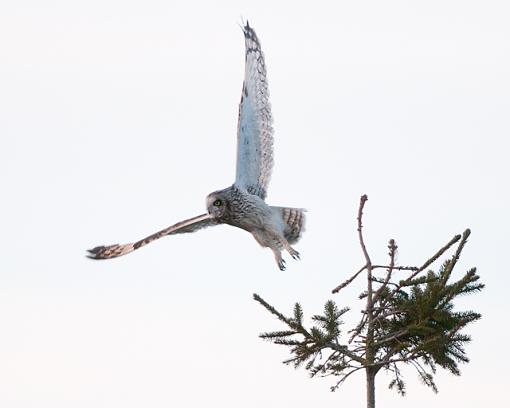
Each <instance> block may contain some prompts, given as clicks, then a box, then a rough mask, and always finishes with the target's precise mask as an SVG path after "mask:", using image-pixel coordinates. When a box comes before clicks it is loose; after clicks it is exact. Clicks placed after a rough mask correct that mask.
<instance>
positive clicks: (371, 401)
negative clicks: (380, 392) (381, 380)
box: [365, 367, 375, 408]
mask: <svg viewBox="0 0 510 408" xmlns="http://www.w3.org/2000/svg"><path fill="white" fill-rule="evenodd" d="M365 371H366V374H367V408H375V370H374V368H373V367H367V368H366V369H365Z"/></svg>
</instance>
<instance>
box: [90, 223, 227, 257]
mask: <svg viewBox="0 0 510 408" xmlns="http://www.w3.org/2000/svg"><path fill="white" fill-rule="evenodd" d="M216 224H217V222H216V221H215V220H214V219H212V218H211V216H210V215H209V214H202V215H199V216H197V217H194V218H190V219H189V220H184V221H181V222H178V223H177V224H174V225H172V226H170V227H168V228H165V229H163V230H161V231H158V232H156V233H155V234H152V235H149V236H148V237H146V238H144V239H141V240H140V241H137V242H132V243H129V244H123V245H120V244H115V245H108V246H97V247H95V248H92V249H89V250H88V254H87V257H89V258H91V259H109V258H116V257H118V256H121V255H126V254H129V253H130V252H133V251H134V250H135V249H138V248H141V247H143V246H145V245H147V244H149V243H151V242H152V241H155V240H157V239H159V238H161V237H164V236H166V235H173V234H183V233H186V232H195V231H198V230H199V229H202V228H205V227H210V226H212V225H216Z"/></svg>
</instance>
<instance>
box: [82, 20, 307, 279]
mask: <svg viewBox="0 0 510 408" xmlns="http://www.w3.org/2000/svg"><path fill="white" fill-rule="evenodd" d="M243 33H244V39H245V45H246V51H245V64H246V67H245V76H244V83H243V89H242V93H241V102H240V104H239V118H238V125H237V165H236V179H235V182H234V184H233V185H231V186H230V187H227V188H225V189H223V190H218V191H214V192H213V193H211V194H209V195H208V196H207V199H206V204H207V213H205V214H202V215H199V216H197V217H194V218H190V219H188V220H185V221H181V222H178V223H177V224H175V225H172V226H170V227H168V228H165V229H163V230H161V231H159V232H156V233H155V234H152V235H150V236H148V237H146V238H144V239H142V240H140V241H137V242H134V243H130V244H123V245H119V244H115V245H109V246H97V247H95V248H93V249H90V250H88V252H89V254H88V255H87V256H88V257H89V258H92V259H108V258H115V257H118V256H121V255H125V254H128V253H130V252H132V251H134V250H135V249H138V248H141V247H143V246H144V245H147V244H148V243H150V242H152V241H155V240H157V239H159V238H161V237H164V236H166V235H174V234H182V233H187V232H195V231H198V230H199V229H202V228H205V227H210V226H213V225H218V224H228V225H232V226H234V227H238V228H242V229H244V230H246V231H248V232H250V233H251V234H252V235H253V237H254V238H255V240H256V241H257V242H258V243H259V244H260V245H261V246H263V247H268V248H270V249H271V250H272V251H273V254H274V257H275V260H276V263H277V265H278V267H279V268H280V270H282V271H283V270H285V260H284V259H283V258H282V250H283V249H285V250H286V251H287V252H288V253H289V254H290V255H291V256H292V258H294V259H299V253H298V252H297V251H296V250H295V249H294V248H292V247H291V244H294V243H296V242H297V241H298V240H299V238H300V237H301V234H302V232H303V231H304V222H305V214H304V211H305V210H304V209H301V208H288V207H274V206H270V205H268V204H266V202H265V201H264V200H265V198H266V194H267V187H268V184H269V179H270V177H271V171H272V169H273V127H272V116H271V105H270V103H269V91H268V86H267V79H266V65H265V62H264V55H263V54H262V50H261V48H260V41H259V39H258V38H257V35H256V34H255V31H254V30H253V28H251V27H250V25H249V24H248V22H246V25H245V26H244V27H243Z"/></svg>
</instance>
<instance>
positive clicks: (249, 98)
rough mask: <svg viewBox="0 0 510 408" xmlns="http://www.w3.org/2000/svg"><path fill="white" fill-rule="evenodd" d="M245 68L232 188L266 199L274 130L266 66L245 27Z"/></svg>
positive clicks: (254, 39)
mask: <svg viewBox="0 0 510 408" xmlns="http://www.w3.org/2000/svg"><path fill="white" fill-rule="evenodd" d="M243 32H244V38H245V44H246V56H245V58H246V67H245V77H244V83H243V91H242V94H241V102H240V104H239V121H238V128H237V166H236V181H235V184H236V185H237V186H239V187H242V188H244V189H246V190H247V191H248V192H250V193H252V194H256V195H258V196H259V197H261V198H262V199H265V197H266V194H267V186H268V183H269V179H270V177H271V171H272V169H273V127H272V122H273V119H272V116H271V105H270V103H269V92H268V86H267V79H266V65H265V62H264V55H263V54H262V50H261V48H260V42H259V40H258V38H257V35H256V34H255V31H253V29H252V28H251V27H250V26H249V25H248V23H246V25H245V27H244V28H243Z"/></svg>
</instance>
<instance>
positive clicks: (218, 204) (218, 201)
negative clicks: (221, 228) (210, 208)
mask: <svg viewBox="0 0 510 408" xmlns="http://www.w3.org/2000/svg"><path fill="white" fill-rule="evenodd" d="M222 204H223V203H222V202H221V200H216V201H215V202H214V203H213V205H214V206H215V207H221V205H222Z"/></svg>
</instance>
